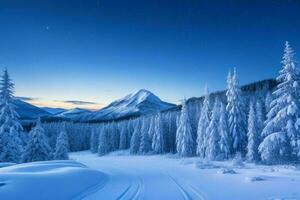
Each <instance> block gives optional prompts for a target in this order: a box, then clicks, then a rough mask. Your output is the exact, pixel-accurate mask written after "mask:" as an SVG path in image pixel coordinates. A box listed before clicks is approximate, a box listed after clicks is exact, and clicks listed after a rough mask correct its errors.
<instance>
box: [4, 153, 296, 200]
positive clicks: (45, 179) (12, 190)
mask: <svg viewBox="0 0 300 200" xmlns="http://www.w3.org/2000/svg"><path fill="white" fill-rule="evenodd" d="M70 155H71V159H73V161H72V160H71V161H46V162H35V163H26V164H20V165H14V166H8V167H3V168H0V199H5V200H10V199H30V200H34V199H49V200H50V199H56V200H60V199H62V200H65V199H89V200H90V199H95V200H99V199H105V200H110V199H113V200H120V199H123V200H125V199H128V200H134V199H142V200H144V199H145V200H154V199H155V200H157V199H162V200H166V199H168V200H169V199H170V200H177V199H178V200H181V199H183V200H191V199H195V200H197V199H200V200H201V199H212V200H213V199H215V200H220V199H222V200H227V199H228V200H235V199H236V200H259V199H265V200H272V199H273V200H275V199H276V200H279V199H280V200H292V199H293V200H295V199H300V189H299V185H300V170H299V169H298V168H296V167H291V166H289V167H288V166H254V165H253V164H245V165H244V166H243V165H242V164H241V163H237V162H235V163H233V162H214V163H208V162H201V161H200V160H199V159H197V158H186V159H178V158H176V157H175V156H174V155H155V156H154V155H150V156H132V155H128V152H127V151H118V152H113V153H111V154H109V155H107V156H103V157H98V156H97V155H96V154H91V153H90V152H89V151H83V152H76V153H71V154H70ZM81 163H82V164H81Z"/></svg>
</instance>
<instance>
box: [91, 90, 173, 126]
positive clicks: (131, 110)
mask: <svg viewBox="0 0 300 200" xmlns="http://www.w3.org/2000/svg"><path fill="white" fill-rule="evenodd" d="M173 106H175V105H173V104H170V103H167V102H164V101H162V100H161V99H160V98H158V97H157V96H156V95H154V94H153V93H152V92H150V91H148V90H146V89H140V90H138V91H136V92H134V93H132V94H129V95H127V96H126V97H124V98H121V99H119V100H116V101H114V102H112V103H111V104H109V105H108V106H107V107H105V108H102V109H101V110H99V111H96V112H94V113H91V114H90V115H89V116H86V117H87V120H111V119H119V118H124V117H130V116H137V115H143V114H150V113H155V112H159V111H162V110H166V109H169V108H171V107H173Z"/></svg>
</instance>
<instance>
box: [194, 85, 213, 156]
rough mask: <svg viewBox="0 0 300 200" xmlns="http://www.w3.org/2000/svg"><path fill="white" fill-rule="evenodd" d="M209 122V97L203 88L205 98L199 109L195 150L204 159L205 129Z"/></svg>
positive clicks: (206, 89)
mask: <svg viewBox="0 0 300 200" xmlns="http://www.w3.org/2000/svg"><path fill="white" fill-rule="evenodd" d="M209 122H210V97H209V92H208V88H207V87H205V97H204V100H203V105H202V109H201V115H200V118H199V122H198V130H197V150H196V153H197V155H198V156H200V157H201V158H204V157H206V155H205V152H206V147H207V127H208V126H209Z"/></svg>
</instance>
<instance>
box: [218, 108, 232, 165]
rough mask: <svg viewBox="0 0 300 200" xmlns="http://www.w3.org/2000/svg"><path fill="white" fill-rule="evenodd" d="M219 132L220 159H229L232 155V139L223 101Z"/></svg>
mask: <svg viewBox="0 0 300 200" xmlns="http://www.w3.org/2000/svg"><path fill="white" fill-rule="evenodd" d="M219 133H220V159H228V158H230V157H231V155H230V152H231V149H230V147H231V140H230V137H229V135H228V134H229V133H228V125H227V115H226V109H225V106H224V104H223V103H221V105H220V120H219Z"/></svg>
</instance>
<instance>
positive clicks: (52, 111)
mask: <svg viewBox="0 0 300 200" xmlns="http://www.w3.org/2000/svg"><path fill="white" fill-rule="evenodd" d="M41 109H43V110H45V111H46V112H48V113H51V114H52V115H57V114H59V113H62V112H65V111H67V109H64V108H50V107H41Z"/></svg>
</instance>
